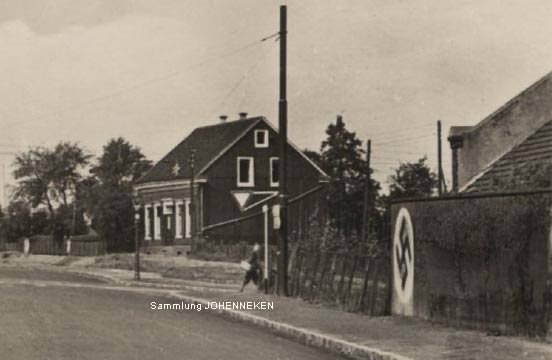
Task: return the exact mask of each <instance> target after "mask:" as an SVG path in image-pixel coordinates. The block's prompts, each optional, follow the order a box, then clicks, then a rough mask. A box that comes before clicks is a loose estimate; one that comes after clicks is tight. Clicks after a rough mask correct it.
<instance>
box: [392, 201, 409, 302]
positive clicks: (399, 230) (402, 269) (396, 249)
mask: <svg viewBox="0 0 552 360" xmlns="http://www.w3.org/2000/svg"><path fill="white" fill-rule="evenodd" d="M393 277H394V281H393V283H394V284H395V292H396V294H397V295H398V296H399V300H400V302H401V303H403V304H405V303H409V302H410V301H412V294H413V290H414V229H413V228H412V221H411V220H410V214H409V213H408V210H407V209H406V208H404V207H403V208H401V210H400V211H399V215H398V216H397V220H396V221H395V234H394V237H393Z"/></svg>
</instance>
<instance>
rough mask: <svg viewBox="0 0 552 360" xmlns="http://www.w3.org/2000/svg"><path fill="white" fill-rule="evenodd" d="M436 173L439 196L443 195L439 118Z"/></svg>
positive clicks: (438, 122)
mask: <svg viewBox="0 0 552 360" xmlns="http://www.w3.org/2000/svg"><path fill="white" fill-rule="evenodd" d="M437 173H438V179H439V186H438V192H439V196H441V195H443V159H442V155H441V120H437Z"/></svg>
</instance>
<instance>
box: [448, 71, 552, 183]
mask: <svg viewBox="0 0 552 360" xmlns="http://www.w3.org/2000/svg"><path fill="white" fill-rule="evenodd" d="M448 140H449V142H450V147H451V150H452V182H453V190H455V191H458V192H489V191H493V190H494V189H495V185H496V184H497V183H500V182H501V181H502V180H504V179H506V178H508V179H509V180H508V181H512V177H513V178H514V179H515V177H521V176H525V175H524V174H523V171H519V170H520V169H523V168H525V169H527V168H530V167H534V168H536V167H543V166H544V168H546V166H550V164H552V73H549V74H547V75H546V76H544V77H543V78H542V79H540V80H539V81H537V82H536V83H534V84H533V85H531V86H530V87H529V88H527V89H526V90H524V91H523V92H521V93H520V94H519V95H517V96H516V97H514V98H513V99H511V100H510V101H508V102H507V103H506V104H504V105H503V106H502V107H500V108H499V109H498V110H496V111H495V112H493V113H492V114H490V115H489V116H488V117H486V118H485V119H483V120H482V121H481V122H480V123H479V124H477V125H475V126H453V127H451V129H450V133H449V137H448ZM550 175H551V174H545V176H548V179H550ZM518 180H519V182H522V181H523V179H518Z"/></svg>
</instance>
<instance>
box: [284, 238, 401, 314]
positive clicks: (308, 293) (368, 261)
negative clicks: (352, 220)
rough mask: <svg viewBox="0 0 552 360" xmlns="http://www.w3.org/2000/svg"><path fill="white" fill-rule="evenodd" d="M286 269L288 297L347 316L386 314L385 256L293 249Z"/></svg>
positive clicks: (387, 279) (388, 279) (387, 271)
mask: <svg viewBox="0 0 552 360" xmlns="http://www.w3.org/2000/svg"><path fill="white" fill-rule="evenodd" d="M289 265H290V271H289V293H290V295H291V296H294V297H300V298H302V299H305V300H309V301H318V302H323V303H330V304H335V305H336V306H338V307H340V308H342V309H344V310H346V311H350V312H360V313H365V314H369V315H386V314H388V313H389V304H390V303H389V301H390V291H389V287H390V282H391V277H390V259H389V256H385V255H382V254H377V255H362V254H359V253H358V251H350V252H330V251H318V252H309V251H305V250H299V249H296V250H294V251H293V252H292V254H291V258H290V264H289Z"/></svg>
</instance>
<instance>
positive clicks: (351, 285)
mask: <svg viewBox="0 0 552 360" xmlns="http://www.w3.org/2000/svg"><path fill="white" fill-rule="evenodd" d="M357 262H358V256H357V255H355V256H354V257H353V267H352V268H351V273H350V274H349V285H348V286H347V292H346V294H345V295H346V298H347V297H349V295H351V288H352V287H353V279H354V278H355V271H356V266H357Z"/></svg>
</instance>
